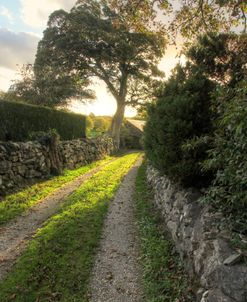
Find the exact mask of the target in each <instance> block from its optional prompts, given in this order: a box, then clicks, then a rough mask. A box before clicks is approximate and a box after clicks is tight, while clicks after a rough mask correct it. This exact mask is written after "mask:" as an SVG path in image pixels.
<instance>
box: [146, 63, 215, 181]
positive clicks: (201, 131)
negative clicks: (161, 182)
mask: <svg viewBox="0 0 247 302" xmlns="http://www.w3.org/2000/svg"><path fill="white" fill-rule="evenodd" d="M213 90H214V84H213V83H212V82H211V81H210V80H208V79H207V78H206V77H205V76H203V75H202V74H201V72H200V70H198V69H197V68H195V66H193V65H191V64H187V66H186V67H181V66H177V67H176V69H175V71H174V73H173V76H172V77H171V78H170V79H169V80H168V81H167V82H166V83H165V84H164V87H163V88H161V90H160V92H159V95H158V99H157V102H156V103H153V104H152V105H151V106H150V107H149V110H148V120H147V124H146V128H145V138H144V144H145V149H146V153H147V157H148V158H149V160H150V161H151V162H152V163H153V165H154V166H155V167H157V168H158V169H159V170H160V171H161V172H162V173H164V174H166V175H167V176H168V177H169V178H170V179H172V180H174V181H178V182H181V183H182V184H183V185H186V186H187V185H194V186H198V185H201V184H202V183H205V182H207V181H208V178H209V175H208V174H207V173H206V174H204V173H203V172H202V171H201V169H200V163H201V162H202V161H203V160H204V159H205V157H206V151H207V145H206V144H200V145H198V147H197V148H194V149H193V151H190V152H186V151H185V149H184V148H183V145H184V144H186V142H187V141H188V140H190V139H193V138H195V137H197V138H198V137H201V136H205V135H206V134H208V133H210V132H211V131H212V125H211V115H210V107H211V97H210V94H211V92H212V91H213Z"/></svg>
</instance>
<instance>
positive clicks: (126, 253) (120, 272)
mask: <svg viewBox="0 0 247 302" xmlns="http://www.w3.org/2000/svg"><path fill="white" fill-rule="evenodd" d="M141 161H142V159H139V160H138V161H137V162H136V164H135V165H134V167H133V168H132V169H131V170H130V171H129V173H128V174H127V175H126V176H125V178H124V180H123V182H122V184H121V186H120V188H119V190H118V191H117V194H116V196H115V198H114V200H113V201H112V203H111V204H110V207H109V212H108V215H107V218H106V221H105V225H104V230H103V235H102V239H101V247H100V250H99V252H98V254H97V256H96V260H95V266H94V269H93V273H92V278H91V284H90V293H89V296H90V301H91V302H141V301H143V300H144V299H143V293H142V288H141V286H140V284H141V273H140V272H141V269H140V267H139V265H138V234H137V226H136V223H135V217H134V202H133V194H134V190H135V178H136V175H137V169H138V167H139V166H140V164H141Z"/></svg>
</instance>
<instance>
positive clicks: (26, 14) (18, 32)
mask: <svg viewBox="0 0 247 302" xmlns="http://www.w3.org/2000/svg"><path fill="white" fill-rule="evenodd" d="M74 4H75V0H0V90H3V91H7V90H8V88H9V86H10V85H11V83H12V82H11V81H12V80H13V79H15V78H17V77H18V68H20V67H21V66H22V65H23V64H27V63H31V64H32V63H33V62H34V59H35V53H36V49H37V45H38V42H39V40H40V39H41V38H42V33H43V31H44V30H45V28H46V23H47V20H48V17H49V15H50V14H51V13H52V12H53V11H54V10H57V9H65V10H68V11H69V10H70V9H71V8H72V6H73V5H74ZM178 60H179V58H178V57H177V49H176V48H175V47H174V46H169V47H168V49H167V51H166V55H165V57H164V58H163V59H162V61H161V62H160V65H159V67H160V69H161V70H163V71H165V74H166V77H168V76H169V74H170V72H171V69H172V68H173V67H174V66H175V65H176V63H177V62H178ZM92 88H93V89H94V90H95V92H96V97H97V99H96V100H95V101H94V102H93V103H90V104H87V105H82V104H81V103H79V102H76V101H75V102H74V103H73V105H72V106H71V110H72V111H74V112H78V113H83V114H89V113H90V112H93V113H94V114H95V115H113V114H114V112H115V110H116V103H115V100H114V99H113V97H112V96H111V95H110V94H109V93H108V92H107V90H106V87H105V85H104V83H103V82H100V81H99V82H97V83H95V84H94V86H93V87H92ZM135 114H136V111H135V110H133V109H132V108H127V110H126V116H133V115H135Z"/></svg>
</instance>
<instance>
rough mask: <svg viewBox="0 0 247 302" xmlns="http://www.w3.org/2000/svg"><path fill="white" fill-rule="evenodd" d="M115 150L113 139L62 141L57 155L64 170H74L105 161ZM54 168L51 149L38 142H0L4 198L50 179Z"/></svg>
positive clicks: (0, 166)
mask: <svg viewBox="0 0 247 302" xmlns="http://www.w3.org/2000/svg"><path fill="white" fill-rule="evenodd" d="M113 149H114V146H113V142H112V139H111V138H109V137H100V138H97V139H94V140H88V139H86V140H81V139H78V140H71V141H60V142H59V143H58V146H57V154H58V157H59V161H60V163H61V168H62V169H73V168H77V167H80V166H83V165H86V164H88V163H91V162H93V161H95V160H99V159H102V158H104V157H105V156H106V155H109V154H111V153H112V152H113ZM51 168H52V163H51V157H50V150H49V146H46V145H44V144H41V143H39V142H37V141H32V142H20V143H16V142H0V196H1V195H5V194H7V193H9V192H13V191H15V190H18V189H19V188H20V187H23V186H25V185H27V184H30V183H33V182H35V181H38V180H39V179H45V178H47V177H49V176H50V174H51V172H52V171H51Z"/></svg>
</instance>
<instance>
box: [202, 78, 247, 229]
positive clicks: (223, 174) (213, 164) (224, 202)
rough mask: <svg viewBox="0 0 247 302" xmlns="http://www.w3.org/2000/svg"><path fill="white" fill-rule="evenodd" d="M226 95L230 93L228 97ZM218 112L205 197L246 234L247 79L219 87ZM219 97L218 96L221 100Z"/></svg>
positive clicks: (208, 164)
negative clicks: (211, 177) (211, 172)
mask: <svg viewBox="0 0 247 302" xmlns="http://www.w3.org/2000/svg"><path fill="white" fill-rule="evenodd" d="M229 95H230V96H231V98H230V99H226V98H229ZM221 96H222V98H223V102H221V104H220V107H221V112H222V114H221V115H220V117H219V118H218V119H217V130H216V132H215V136H214V148H212V149H211V150H210V152H209V159H208V160H207V161H205V163H204V168H205V169H215V170H216V171H217V173H216V178H215V179H214V181H213V184H212V186H211V187H210V188H209V190H208V192H207V195H206V197H205V198H204V200H205V201H207V202H209V203H210V204H212V205H214V207H215V208H217V209H220V210H221V211H222V212H223V213H224V214H225V217H226V221H227V223H229V222H230V223H231V226H232V228H233V229H234V230H235V231H237V232H242V233H245V234H247V225H246V221H247V212H246V208H247V199H246V196H247V175H246V170H247V82H246V80H245V81H242V82H241V83H239V85H238V87H236V88H231V89H229V88H225V89H222V91H221ZM221 101H222V100H221Z"/></svg>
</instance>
